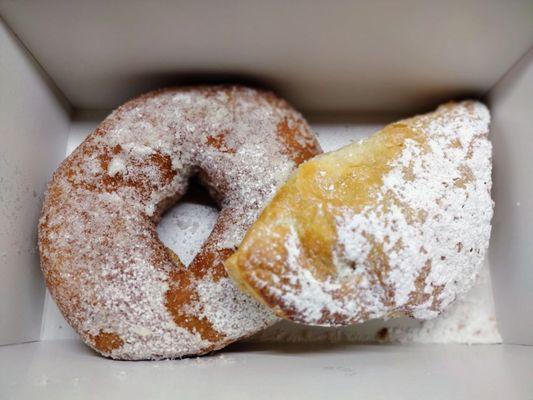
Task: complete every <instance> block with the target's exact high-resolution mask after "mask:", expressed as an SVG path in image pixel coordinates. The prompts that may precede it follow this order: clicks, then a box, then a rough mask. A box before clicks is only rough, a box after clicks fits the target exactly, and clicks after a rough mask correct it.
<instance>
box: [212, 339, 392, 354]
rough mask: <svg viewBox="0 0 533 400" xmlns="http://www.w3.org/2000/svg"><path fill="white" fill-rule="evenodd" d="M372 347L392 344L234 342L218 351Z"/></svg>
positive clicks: (308, 351)
mask: <svg viewBox="0 0 533 400" xmlns="http://www.w3.org/2000/svg"><path fill="white" fill-rule="evenodd" d="M369 346H370V347H372V349H375V351H376V352H379V351H382V350H385V348H390V347H393V345H392V344H377V343H370V342H369V343H349V342H338V343H325V342H317V343H272V342H236V343H232V344H230V345H229V346H227V347H226V348H224V349H222V350H220V352H223V353H248V352H250V353H268V354H273V355H274V354H318V353H321V354H324V353H338V352H340V351H347V350H349V351H350V352H357V351H362V350H363V348H365V350H364V351H368V347H369ZM214 354H217V353H214Z"/></svg>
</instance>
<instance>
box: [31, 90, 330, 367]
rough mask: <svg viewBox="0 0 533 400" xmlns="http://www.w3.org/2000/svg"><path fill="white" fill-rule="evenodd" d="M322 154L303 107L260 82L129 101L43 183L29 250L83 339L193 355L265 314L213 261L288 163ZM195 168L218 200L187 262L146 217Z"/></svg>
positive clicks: (257, 324)
mask: <svg viewBox="0 0 533 400" xmlns="http://www.w3.org/2000/svg"><path fill="white" fill-rule="evenodd" d="M319 152H320V147H319V145H318V143H317V141H316V138H315V137H314V134H313V133H312V131H311V129H310V128H309V126H308V125H307V123H306V122H305V120H304V119H303V118H302V116H301V115H300V114H299V113H298V112H296V111H295V110H294V109H292V108H291V107H290V106H289V105H288V104H287V103H286V102H285V101H283V100H281V99H280V98H278V97H276V96H275V95H273V94H272V93H269V92H262V91H257V90H253V89H249V88H245V87H238V86H215V87H191V88H172V89H165V90H160V91H155V92H151V93H148V94H145V95H143V96H140V97H138V98H136V99H134V100H131V101H129V102H127V103H126V104H124V105H123V106H121V107H120V108H118V109H117V110H115V111H114V112H113V113H112V114H111V115H110V116H109V117H107V118H106V119H105V120H104V121H103V122H102V123H101V124H100V126H99V127H98V128H97V129H96V130H95V131H94V132H93V133H92V134H91V135H89V137H88V138H87V139H86V140H85V141H84V142H83V143H82V144H81V145H80V146H79V147H78V148H77V149H76V150H75V151H74V152H73V153H72V154H71V155H70V156H69V157H68V158H67V159H66V160H65V161H64V162H63V163H62V164H61V166H60V167H59V168H58V170H57V171H56V172H55V173H54V176H53V179H52V181H51V183H50V185H49V187H48V191H47V194H46V198H45V202H44V206H43V211H42V216H41V220H40V225H39V249H40V254H41V265H42V270H43V272H44V275H45V279H46V283H47V285H48V288H49V289H50V292H51V294H52V296H53V297H54V299H55V301H56V303H57V304H58V306H59V308H60V310H61V312H62V313H63V315H64V316H65V318H66V319H67V321H68V322H69V323H70V325H71V326H72V327H73V328H74V329H75V330H76V332H77V333H78V334H79V335H80V336H81V338H82V339H83V340H84V341H85V342H86V343H87V344H88V345H90V346H91V347H93V348H94V349H95V350H97V351H98V352H100V353H101V354H103V355H106V356H110V357H113V358H117V359H157V358H174V357H183V356H187V355H198V354H203V353H206V352H209V351H212V350H215V349H219V348H221V347H223V346H225V345H227V344H228V343H231V342H233V341H235V340H237V339H239V338H241V337H244V336H248V335H251V334H253V333H255V332H257V331H258V330H260V329H262V328H264V327H266V326H268V325H270V324H272V323H273V322H274V321H275V317H274V316H273V315H272V314H271V313H270V312H269V311H267V310H265V309H264V308H263V307H262V306H261V305H259V304H258V303H257V302H256V301H255V300H253V299H252V298H250V297H249V296H248V295H246V294H243V293H241V292H240V291H239V290H237V289H236V288H235V286H234V285H233V283H232V281H231V280H230V279H229V278H228V276H227V274H226V271H225V269H224V266H223V261H224V260H225V259H226V258H227V257H228V256H229V255H231V254H232V253H233V251H234V250H235V247H236V245H237V244H238V243H239V242H240V240H241V239H242V237H243V236H244V233H245V232H246V229H247V228H248V226H249V225H251V223H252V222H253V221H254V220H255V219H256V217H257V215H258V213H259V211H260V210H261V208H262V207H263V205H264V204H265V202H266V201H267V200H268V199H269V198H270V197H271V195H272V194H273V193H274V192H275V190H276V188H277V187H278V186H279V185H280V184H281V183H282V182H283V181H284V180H285V179H286V178H287V177H288V175H289V174H290V172H291V171H292V170H293V169H294V167H295V166H296V165H297V164H299V163H301V162H302V161H304V160H306V159H308V158H310V157H312V156H314V155H316V154H317V153H319ZM193 175H198V176H199V177H200V179H201V180H202V182H203V183H204V184H205V185H206V186H207V188H208V189H209V191H210V193H211V194H212V196H213V197H214V198H215V200H216V201H217V202H218V204H219V206H220V209H221V211H220V214H219V217H218V220H217V222H216V224H215V227H214V229H213V231H212V233H211V234H210V236H209V238H208V239H207V241H206V242H205V243H204V245H203V246H202V248H201V250H200V252H199V253H198V255H197V256H196V257H195V258H194V260H193V261H192V263H191V264H190V265H189V266H184V265H183V264H182V263H181V261H180V260H179V259H178V257H177V256H176V255H175V254H174V253H173V252H172V251H171V250H170V249H168V248H166V247H165V246H164V245H163V244H162V243H161V241H160V240H159V239H158V236H157V233H156V224H157V222H158V220H159V218H160V215H161V214H162V213H163V212H164V211H165V209H166V208H168V207H169V206H170V205H171V204H173V203H174V202H175V201H176V200H177V199H179V197H181V196H182V195H183V194H184V193H185V191H186V190H187V183H188V180H189V178H190V177H191V176H193Z"/></svg>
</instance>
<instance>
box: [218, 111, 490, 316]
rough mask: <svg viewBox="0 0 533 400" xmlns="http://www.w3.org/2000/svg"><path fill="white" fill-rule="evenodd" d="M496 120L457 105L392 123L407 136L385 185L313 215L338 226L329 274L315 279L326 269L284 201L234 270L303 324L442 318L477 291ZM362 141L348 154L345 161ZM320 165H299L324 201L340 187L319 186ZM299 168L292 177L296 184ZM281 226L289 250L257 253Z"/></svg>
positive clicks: (233, 262) (251, 238)
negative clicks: (357, 203) (491, 129)
mask: <svg viewBox="0 0 533 400" xmlns="http://www.w3.org/2000/svg"><path fill="white" fill-rule="evenodd" d="M489 120H490V117H489V113H488V110H487V109H486V107H485V106H484V105H482V104H480V103H477V102H462V103H450V104H446V105H444V106H441V107H440V108H439V109H438V110H437V111H435V112H433V113H430V114H426V115H421V116H417V117H414V118H411V119H408V120H403V121H399V122H398V123H396V124H393V125H391V128H390V129H392V130H394V129H396V127H397V129H399V130H400V131H405V130H406V129H407V130H408V132H409V134H408V135H406V136H405V140H403V141H402V143H401V152H400V153H399V154H398V156H396V157H394V158H393V159H391V160H389V162H388V164H387V168H386V173H385V174H384V175H383V176H382V177H380V180H379V182H380V183H379V185H378V187H377V188H371V192H370V195H369V199H370V200H368V201H367V202H366V203H364V204H363V207H362V209H358V208H353V207H351V206H343V205H342V204H341V205H339V204H337V203H334V202H329V203H328V202H327V201H326V202H325V203H324V204H321V205H320V207H322V208H321V209H320V210H316V211H315V215H323V214H326V215H329V216H330V218H331V219H332V221H333V225H334V235H335V240H334V245H333V247H332V250H331V253H330V254H328V256H329V257H330V261H331V264H332V268H331V269H330V270H327V269H326V270H325V272H324V271H322V270H321V271H320V272H322V274H323V275H324V274H325V275H326V276H325V277H324V276H318V275H317V274H316V271H317V270H319V267H318V266H316V265H313V258H311V257H309V252H308V251H307V250H308V249H306V248H305V247H304V245H303V244H302V238H301V234H300V232H301V229H302V228H301V224H302V223H303V222H301V221H297V219H295V218H294V217H293V215H294V214H291V212H290V211H289V212H287V210H290V205H289V204H286V203H283V201H284V200H283V198H282V197H280V198H279V200H278V197H276V198H275V199H274V201H273V203H272V204H271V206H269V208H267V209H266V211H265V213H264V214H265V215H271V216H273V217H271V220H274V221H282V222H276V223H273V225H272V226H269V225H268V223H264V224H261V223H260V224H259V225H258V226H257V228H256V226H255V225H254V227H252V229H251V230H250V232H249V234H248V235H247V237H246V239H245V240H244V242H243V245H242V246H241V249H240V250H239V252H238V253H236V254H235V255H234V256H233V257H232V258H231V259H230V260H228V262H227V266H228V268H229V269H230V271H237V273H235V275H236V276H238V277H239V278H240V279H241V280H243V281H244V282H245V285H247V288H248V289H249V290H250V291H251V292H252V293H254V294H255V295H256V296H257V297H259V298H261V299H262V300H263V301H264V302H265V303H267V304H268V305H270V306H271V307H273V309H274V310H276V311H277V313H278V314H279V315H280V316H283V317H285V318H288V319H291V320H294V321H296V322H302V323H307V324H315V325H328V326H329V325H345V324H349V323H353V322H361V321H365V320H368V319H373V318H388V317H393V316H397V315H410V316H414V317H416V318H420V319H429V318H433V317H435V316H437V315H438V314H439V313H440V312H441V311H442V310H443V309H445V308H446V307H447V306H448V305H449V304H450V303H451V302H452V301H453V300H455V299H456V298H457V296H460V295H461V294H463V293H464V292H466V291H467V290H468V289H469V288H470V287H471V286H472V285H473V283H474V281H475V278H476V276H477V274H478V272H479V269H480V267H481V265H482V262H483V258H484V255H485V251H486V249H487V247H488V242H489V236H490V221H491V218H492V207H493V203H492V200H491V198H490V188H491V144H490V142H489V141H488V139H487V133H488V124H489ZM378 135H379V134H378ZM364 143H365V142H364V141H363V142H361V143H356V144H353V145H350V146H347V147H345V148H344V149H342V150H341V151H342V152H343V154H344V155H345V156H346V155H348V156H347V158H346V159H347V160H350V154H352V153H353V154H356V153H357V152H358V151H361V150H359V149H361V145H364ZM384 145H385V146H391V147H392V146H396V144H395V143H385V144H384ZM334 154H335V153H332V155H329V154H326V155H325V156H323V157H330V159H331V157H334ZM355 160H357V159H356V158H354V159H353V162H355V163H357V162H358V161H355ZM314 162H315V161H311V162H310V164H313V163H314ZM313 165H316V168H315V169H313V168H311V167H310V166H309V165H307V164H306V165H305V166H304V167H306V169H305V171H306V174H314V175H313V179H314V182H318V185H319V189H318V190H320V191H321V192H322V193H327V191H328V190H330V187H331V188H332V187H333V185H329V184H322V183H321V182H327V178H328V177H329V176H326V175H327V174H325V172H324V171H321V170H320V161H319V160H317V161H316V163H315V164H313ZM370 165H372V164H371V163H370ZM377 167H378V168H381V166H379V165H378V166H377ZM371 168H373V167H371ZM300 171H301V170H298V171H297V172H296V173H295V176H294V177H293V178H291V179H294V180H298V179H299V178H298V176H299V175H298V173H299V172H300ZM306 179H309V176H307V175H306ZM309 180H311V181H312V179H309ZM341 183H342V182H341ZM335 184H339V182H336V183H335ZM331 190H333V189H331ZM281 191H283V188H282V189H281ZM281 191H280V193H281ZM304 195H305V194H302V196H304ZM323 198H327V196H326V195H323ZM277 201H279V202H277ZM306 204H307V203H306ZM299 206H300V207H301V205H299ZM317 207H318V205H317ZM276 209H277V210H281V211H276ZM276 212H279V213H280V215H283V217H280V215H277V214H276ZM269 213H271V214H269ZM276 215H277V216H276ZM266 218H268V217H266ZM260 221H261V218H260ZM308 223H312V221H309V222H308ZM285 228H286V232H287V233H286V234H285V236H283V234H282V236H283V240H282V242H283V247H282V249H281V250H280V248H274V247H273V248H272V249H271V253H272V254H273V255H272V259H273V260H275V261H272V262H270V261H267V260H265V259H262V258H261V257H260V256H259V255H258V254H256V253H255V252H254V248H256V247H257V245H258V243H260V242H262V243H266V242H268V241H269V240H272V241H273V243H277V242H278V239H277V237H279V236H280V232H284V229H285ZM298 229H300V231H298ZM306 229H307V228H306ZM254 230H255V233H254ZM319 240H320V239H317V242H315V245H316V246H317V248H320V247H321V246H322V244H321V242H319ZM304 250H306V251H307V252H304ZM265 253H267V251H265ZM232 274H234V272H232Z"/></svg>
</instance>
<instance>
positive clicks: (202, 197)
mask: <svg viewBox="0 0 533 400" xmlns="http://www.w3.org/2000/svg"><path fill="white" fill-rule="evenodd" d="M219 212H220V209H219V207H218V206H217V203H216V202H215V201H214V200H213V198H212V197H211V196H210V194H209V192H208V190H207V189H206V188H205V187H204V186H203V185H201V184H200V182H199V180H198V179H195V178H193V179H192V180H191V182H190V184H189V188H188V190H187V193H185V195H184V196H183V197H182V198H180V199H179V200H178V201H177V202H176V203H175V204H174V205H173V206H171V207H170V208H169V209H167V210H166V211H165V213H164V214H163V215H162V217H161V220H160V221H159V223H158V224H157V234H158V235H159V239H160V240H161V241H162V242H163V244H164V245H165V246H167V247H168V248H170V249H171V250H172V251H174V253H176V255H177V256H178V257H179V258H180V260H181V261H182V262H183V263H184V264H185V265H186V266H187V265H189V264H190V263H191V261H192V260H193V259H194V257H195V256H196V254H197V253H198V251H199V250H200V248H201V247H202V245H203V244H204V242H205V241H206V239H207V237H208V236H209V234H210V233H211V231H212V230H213V227H214V225H215V222H216V221H217V218H218V214H219Z"/></svg>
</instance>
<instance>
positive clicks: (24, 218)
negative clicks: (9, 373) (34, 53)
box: [0, 19, 70, 345]
mask: <svg viewBox="0 0 533 400" xmlns="http://www.w3.org/2000/svg"><path fill="white" fill-rule="evenodd" d="M69 124H70V121H69V114H68V106H66V104H65V103H64V100H62V99H61V98H60V97H59V95H58V94H57V93H56V91H55V89H54V88H53V86H52V85H51V84H50V82H49V80H48V79H47V77H46V75H45V74H44V73H43V72H42V70H41V69H40V68H39V67H38V66H37V64H36V63H35V61H34V60H33V59H32V57H31V56H30V55H29V54H28V52H27V51H25V50H24V48H23V47H22V45H21V44H20V42H18V40H17V39H16V38H15V36H14V35H13V33H12V32H11V31H10V30H9V29H8V28H7V26H6V25H5V24H4V23H3V21H2V20H1V19H0V138H1V142H0V321H1V322H0V345H3V344H9V343H20V342H26V341H31V340H38V339H39V334H40V328H41V318H42V311H43V310H42V307H43V299H44V285H43V279H42V275H41V272H40V269H39V259H38V250H37V245H36V244H37V220H38V217H39V212H40V208H41V202H42V197H43V192H44V190H45V185H46V182H47V181H48V179H49V178H50V175H51V173H52V171H53V170H54V169H55V168H56V167H57V165H58V163H59V162H60V161H61V159H62V158H63V156H64V153H65V146H66V140H67V133H68V129H69Z"/></svg>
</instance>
